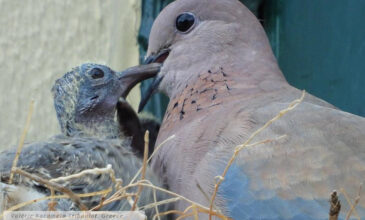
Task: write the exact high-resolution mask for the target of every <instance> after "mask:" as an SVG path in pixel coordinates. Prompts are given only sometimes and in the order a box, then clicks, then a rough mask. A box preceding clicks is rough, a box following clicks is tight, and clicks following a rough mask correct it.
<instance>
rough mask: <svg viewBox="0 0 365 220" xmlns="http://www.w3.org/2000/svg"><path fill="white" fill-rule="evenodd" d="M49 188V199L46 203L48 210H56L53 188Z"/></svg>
mask: <svg viewBox="0 0 365 220" xmlns="http://www.w3.org/2000/svg"><path fill="white" fill-rule="evenodd" d="M49 190H51V197H52V199H51V201H50V202H49V203H48V211H56V206H57V202H56V201H55V200H54V196H55V192H54V189H53V188H50V189H49Z"/></svg>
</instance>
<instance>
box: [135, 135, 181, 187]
mask: <svg viewBox="0 0 365 220" xmlns="http://www.w3.org/2000/svg"><path fill="white" fill-rule="evenodd" d="M174 138H175V135H171V136H170V137H168V138H167V139H166V140H164V141H163V142H162V143H161V144H159V145H158V146H157V147H156V148H155V149H154V151H153V153H152V155H151V156H150V157H149V158H148V160H147V163H149V162H150V160H151V159H152V157H153V156H155V154H156V152H157V151H158V150H160V148H161V147H162V146H163V145H164V144H165V143H167V142H168V141H170V140H172V139H174ZM141 172H142V168H141V169H139V170H138V172H137V173H136V175H134V177H133V178H132V180H131V182H130V183H129V184H132V183H134V181H136V179H137V177H138V175H139V174H140V173H141Z"/></svg>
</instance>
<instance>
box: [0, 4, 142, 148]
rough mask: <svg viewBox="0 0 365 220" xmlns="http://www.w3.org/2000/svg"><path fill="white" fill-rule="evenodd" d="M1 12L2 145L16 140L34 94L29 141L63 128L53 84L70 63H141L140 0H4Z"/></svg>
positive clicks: (120, 66) (118, 66) (119, 66)
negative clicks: (138, 41)
mask: <svg viewBox="0 0 365 220" xmlns="http://www.w3.org/2000/svg"><path fill="white" fill-rule="evenodd" d="M0 14H1V16H0V76H1V77H0V78H1V80H0V106H1V108H0V111H1V112H0V149H4V148H7V147H10V146H12V145H13V146H14V145H16V144H17V142H18V138H19V136H20V134H21V132H22V130H23V127H24V124H25V120H26V116H27V111H28V106H29V103H30V100H32V99H34V100H35V102H36V105H35V110H34V114H33V117H32V122H31V128H30V130H29V133H28V135H27V139H26V142H31V141H37V140H42V139H45V138H47V137H50V136H52V135H54V134H57V133H58V132H59V128H58V124H57V120H56V115H55V112H54V109H53V101H52V96H51V93H50V89H51V87H52V84H53V82H54V80H55V79H56V78H58V77H60V76H62V75H63V74H64V73H65V72H67V71H68V70H70V69H71V68H72V67H74V66H77V65H79V64H81V63H83V62H98V63H102V64H107V65H109V66H111V67H112V68H114V69H116V70H121V69H123V68H126V67H128V66H132V65H135V64H137V63H138V47H137V42H136V36H137V31H138V27H139V18H140V1H139V0H57V1H56V0H32V1H28V0H0ZM132 96H134V98H132V100H133V101H134V102H133V104H134V106H136V104H137V102H136V101H137V99H138V98H139V90H138V89H136V90H135V91H134V93H133V94H132Z"/></svg>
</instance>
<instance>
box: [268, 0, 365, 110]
mask: <svg viewBox="0 0 365 220" xmlns="http://www.w3.org/2000/svg"><path fill="white" fill-rule="evenodd" d="M268 2H269V4H267V5H266V6H265V21H266V23H265V26H266V30H267V32H268V35H269V38H270V41H271V43H272V46H273V49H274V51H275V54H276V56H277V57H278V60H279V64H280V67H281V69H282V70H283V72H284V74H285V76H286V78H287V79H288V81H289V83H291V84H292V85H294V86H296V87H298V88H301V89H306V90H307V91H309V92H311V93H312V94H314V95H316V96H318V97H320V98H323V99H325V100H327V101H328V102H330V103H332V104H334V105H336V106H337V107H339V108H341V109H343V110H345V111H349V112H352V113H355V114H359V115H363V116H365V86H364V84H365V25H364V21H365V1H363V0H351V1H349V0H347V1H345V0H306V1H303V0H290V1H283V0H274V1H268Z"/></svg>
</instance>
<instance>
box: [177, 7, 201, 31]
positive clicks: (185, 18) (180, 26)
mask: <svg viewBox="0 0 365 220" xmlns="http://www.w3.org/2000/svg"><path fill="white" fill-rule="evenodd" d="M195 22H196V19H195V16H194V14H192V13H189V12H185V13H182V14H181V15H179V16H178V17H177V18H176V29H177V30H178V31H180V32H182V33H186V32H188V31H189V30H190V29H191V28H192V27H193V26H194V24H195Z"/></svg>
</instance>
